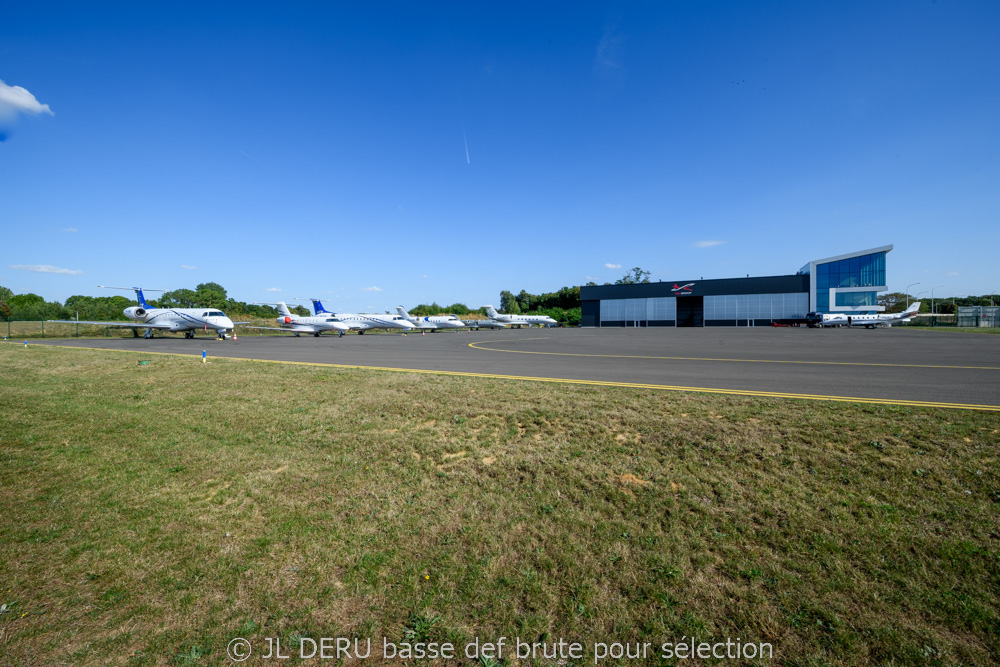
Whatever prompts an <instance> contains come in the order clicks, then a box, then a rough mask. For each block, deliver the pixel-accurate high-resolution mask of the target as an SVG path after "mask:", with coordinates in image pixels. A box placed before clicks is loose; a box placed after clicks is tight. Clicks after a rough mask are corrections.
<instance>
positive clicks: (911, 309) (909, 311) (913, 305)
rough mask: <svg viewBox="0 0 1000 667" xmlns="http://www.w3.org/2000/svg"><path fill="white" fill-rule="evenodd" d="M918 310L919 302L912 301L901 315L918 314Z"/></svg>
mask: <svg viewBox="0 0 1000 667" xmlns="http://www.w3.org/2000/svg"><path fill="white" fill-rule="evenodd" d="M919 310H920V302H919V301H914V302H913V303H911V304H910V307H909V308H907V309H906V310H904V311H903V314H904V315H906V314H913V313H916V312H918V311H919Z"/></svg>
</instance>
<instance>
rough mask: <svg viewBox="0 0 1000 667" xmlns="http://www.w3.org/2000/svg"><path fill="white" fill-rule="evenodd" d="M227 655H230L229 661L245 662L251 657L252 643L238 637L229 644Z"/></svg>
mask: <svg viewBox="0 0 1000 667" xmlns="http://www.w3.org/2000/svg"><path fill="white" fill-rule="evenodd" d="M226 653H228V654H229V659H230V660H232V661H233V662H243V661H244V660H246V659H247V658H249V657H250V642H248V641H247V640H246V639H243V638H242V637H237V638H236V639H234V640H233V641H231V642H229V646H227V647H226Z"/></svg>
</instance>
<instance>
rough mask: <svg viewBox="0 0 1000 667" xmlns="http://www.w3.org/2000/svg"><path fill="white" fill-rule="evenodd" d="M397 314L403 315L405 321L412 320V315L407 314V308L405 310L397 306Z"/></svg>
mask: <svg viewBox="0 0 1000 667" xmlns="http://www.w3.org/2000/svg"><path fill="white" fill-rule="evenodd" d="M396 312H397V313H399V314H400V315H402V316H403V319H406V320H408V319H410V314H409V313H408V312H406V308H403V307H402V306H396Z"/></svg>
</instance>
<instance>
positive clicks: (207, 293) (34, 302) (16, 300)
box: [0, 283, 310, 321]
mask: <svg viewBox="0 0 1000 667" xmlns="http://www.w3.org/2000/svg"><path fill="white" fill-rule="evenodd" d="M151 296H153V294H152V293H150V294H149V295H146V302H147V303H148V304H149V305H151V306H153V307H154V308H212V309H215V310H222V311H225V312H226V313H227V314H230V315H236V316H237V317H238V318H242V317H249V318H261V319H264V318H270V317H277V316H278V311H277V309H276V308H274V307H273V306H263V305H258V304H251V303H245V302H243V301H237V300H236V299H232V298H230V297H229V295H228V294H227V292H226V288H224V287H223V286H222V285H220V284H219V283H202V284H200V285H198V286H197V287H195V288H194V289H193V290H192V289H177V290H171V291H169V292H163V293H162V294H160V295H159V297H158V298H150V297H151ZM137 305H139V302H138V301H136V300H135V299H130V298H128V297H125V296H122V295H120V294H114V295H111V296H85V295H74V296H71V297H69V298H68V299H66V302H65V303H59V302H58V301H46V300H45V299H44V298H43V297H41V296H39V295H38V294H33V293H31V292H29V293H27V294H14V292H13V291H11V290H10V289H8V288H6V287H2V286H0V317H3V318H4V319H6V320H12V321H13V320H72V319H80V320H91V321H126V320H127V319H128V318H126V317H125V315H124V314H123V313H122V311H123V310H125V309H126V308H128V307H130V306H137ZM289 310H291V311H292V312H293V313H296V314H298V315H309V314H310V312H309V309H308V308H305V307H304V306H290V307H289Z"/></svg>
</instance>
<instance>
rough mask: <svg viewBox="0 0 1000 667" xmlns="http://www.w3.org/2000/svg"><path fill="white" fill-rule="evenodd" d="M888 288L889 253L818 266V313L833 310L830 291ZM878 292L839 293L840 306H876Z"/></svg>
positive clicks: (838, 302) (837, 304)
mask: <svg viewBox="0 0 1000 667" xmlns="http://www.w3.org/2000/svg"><path fill="white" fill-rule="evenodd" d="M883 285H885V253H884V252H876V253H873V254H871V255H862V256H861V257H851V258H849V259H842V260H839V261H836V262H827V263H826V264H817V265H816V310H818V311H820V312H828V311H829V310H830V288H831V287H834V288H841V287H881V286H883ZM877 298H878V293H877V292H875V291H872V292H847V293H838V294H837V299H836V303H835V304H833V305H836V306H875V305H877V303H878V301H877Z"/></svg>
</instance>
